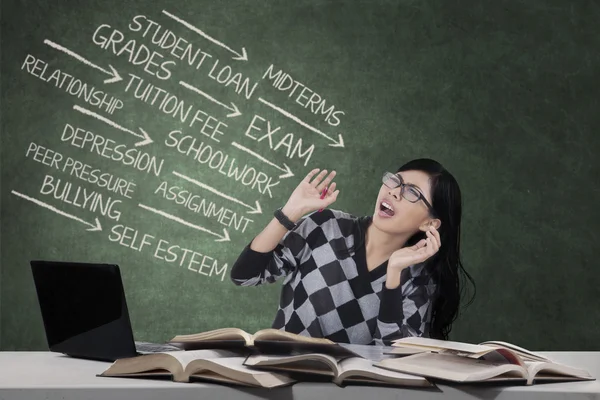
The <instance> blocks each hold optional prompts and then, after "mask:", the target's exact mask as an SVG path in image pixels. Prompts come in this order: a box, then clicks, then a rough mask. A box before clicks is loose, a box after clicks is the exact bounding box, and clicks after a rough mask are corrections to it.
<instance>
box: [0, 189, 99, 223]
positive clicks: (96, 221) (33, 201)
mask: <svg viewBox="0 0 600 400" xmlns="http://www.w3.org/2000/svg"><path fill="white" fill-rule="evenodd" d="M11 193H12V194H14V195H16V196H19V197H22V198H24V199H25V200H29V201H31V202H32V203H35V204H37V205H38V206H42V207H44V208H46V209H48V210H50V211H53V212H55V213H57V214H60V215H62V216H63V217H67V218H71V219H74V220H75V221H77V222H81V223H82V224H84V225H87V226H89V228H88V229H86V231H90V232H95V231H101V230H102V225H100V221H98V218H96V219H95V221H94V222H95V224H92V223H89V222H87V221H84V220H82V219H81V218H78V217H76V216H74V215H71V214H68V213H66V212H64V211H61V210H59V209H58V208H56V207H54V206H51V205H50V204H47V203H44V202H43V201H40V200H38V199H34V198H33V197H29V196H26V195H24V194H22V193H19V192H16V191H14V190H13V191H11Z"/></svg>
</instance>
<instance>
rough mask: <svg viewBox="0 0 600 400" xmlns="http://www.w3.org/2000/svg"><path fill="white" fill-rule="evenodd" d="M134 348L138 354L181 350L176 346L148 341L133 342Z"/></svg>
mask: <svg viewBox="0 0 600 400" xmlns="http://www.w3.org/2000/svg"><path fill="white" fill-rule="evenodd" d="M135 349H136V350H137V352H138V353H140V354H151V353H160V352H164V351H182V349H180V348H179V347H177V346H174V345H170V344H159V343H150V342H137V341H136V342H135Z"/></svg>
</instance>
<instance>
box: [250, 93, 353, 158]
mask: <svg viewBox="0 0 600 400" xmlns="http://www.w3.org/2000/svg"><path fill="white" fill-rule="evenodd" d="M258 100H259V101H260V102H261V103H263V104H265V105H267V106H269V107H271V108H272V109H273V110H275V111H277V112H279V113H281V114H283V115H285V116H286V117H288V118H289V119H291V120H293V121H295V122H297V123H298V124H300V125H302V126H303V127H305V128H307V129H310V130H311V131H313V132H315V133H318V134H319V135H321V136H323V137H324V138H325V139H327V140H329V141H330V142H333V143H332V144H330V145H329V146H331V147H344V139H343V138H342V135H341V134H339V135H338V139H337V140H336V139H334V138H332V137H329V136H328V135H326V134H324V133H323V132H321V131H320V130H318V129H317V128H315V127H313V126H310V125H309V124H307V123H306V122H304V121H302V120H301V119H300V118H298V117H296V116H295V115H292V114H291V113H289V112H287V111H285V110H284V109H282V108H280V107H277V106H276V105H275V104H273V103H270V102H268V101H267V100H265V99H263V98H262V97H259V98H258Z"/></svg>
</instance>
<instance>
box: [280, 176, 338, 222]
mask: <svg viewBox="0 0 600 400" xmlns="http://www.w3.org/2000/svg"><path fill="white" fill-rule="evenodd" d="M319 171H320V169H319V168H315V169H313V170H312V171H310V172H309V173H308V174H307V175H306V177H304V179H303V180H302V181H301V182H300V184H299V185H298V186H297V187H296V189H294V191H293V192H292V194H291V195H290V198H289V199H288V201H287V203H286V204H285V206H284V207H283V210H282V211H283V213H284V214H285V215H287V217H288V218H290V219H291V220H292V221H294V222H295V221H296V220H298V219H300V218H301V217H302V216H303V215H304V214H307V213H310V212H312V211H315V210H319V209H321V208H325V207H328V206H329V205H331V204H332V203H333V202H335V201H336V199H337V195H338V193H339V192H340V191H339V190H336V189H335V186H336V185H335V182H332V181H333V178H334V177H335V171H331V172H330V173H329V175H327V170H325V169H324V170H322V171H321V172H319ZM317 173H318V175H317ZM315 175H316V176H315ZM325 189H327V193H326V194H325V196H324V197H323V198H321V197H322V196H321V194H322V193H323V190H325Z"/></svg>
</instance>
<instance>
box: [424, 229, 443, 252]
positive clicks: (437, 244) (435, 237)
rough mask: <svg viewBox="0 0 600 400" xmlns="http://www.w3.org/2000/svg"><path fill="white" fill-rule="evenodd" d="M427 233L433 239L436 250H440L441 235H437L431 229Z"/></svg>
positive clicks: (432, 244)
mask: <svg viewBox="0 0 600 400" xmlns="http://www.w3.org/2000/svg"><path fill="white" fill-rule="evenodd" d="M426 234H427V237H428V238H429V239H431V246H432V247H433V249H434V251H438V250H439V249H440V242H439V236H436V235H435V234H434V233H432V232H431V230H429V231H427V232H426Z"/></svg>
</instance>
